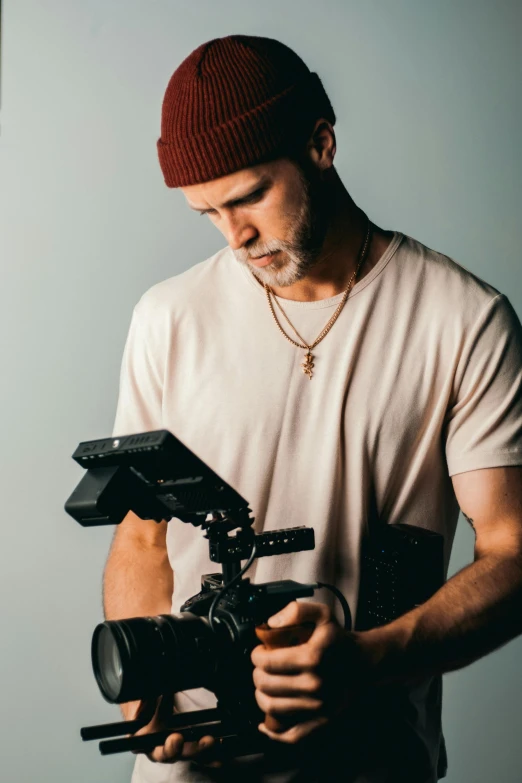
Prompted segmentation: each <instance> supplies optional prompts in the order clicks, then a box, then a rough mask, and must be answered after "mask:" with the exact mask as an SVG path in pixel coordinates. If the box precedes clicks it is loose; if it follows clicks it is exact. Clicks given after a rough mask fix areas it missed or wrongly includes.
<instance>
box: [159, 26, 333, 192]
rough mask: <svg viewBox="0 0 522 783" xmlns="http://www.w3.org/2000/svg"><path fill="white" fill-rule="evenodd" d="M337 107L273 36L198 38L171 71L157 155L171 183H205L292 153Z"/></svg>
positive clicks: (300, 63)
mask: <svg viewBox="0 0 522 783" xmlns="http://www.w3.org/2000/svg"><path fill="white" fill-rule="evenodd" d="M321 117H324V118H325V119H326V120H328V121H329V122H330V123H331V124H332V125H333V124H334V123H335V119H336V118H335V113H334V110H333V108H332V105H331V103H330V101H329V99H328V96H327V94H326V92H325V90H324V87H323V85H322V83H321V80H320V79H319V77H318V75H317V74H316V73H313V72H311V71H310V70H309V69H308V67H307V66H306V65H305V63H304V62H303V60H302V59H301V58H300V57H299V56H298V55H297V54H296V53H295V52H294V51H292V49H290V48H289V47H288V46H286V45H285V44H283V43H281V42H280V41H276V40H275V39H272V38H262V37H260V36H252V35H229V36H226V37H225V38H214V39H213V40H211V41H208V42H207V43H204V44H202V45H201V46H199V47H198V48H197V49H195V50H194V51H193V52H192V54H190V55H189V56H188V57H187V58H186V59H185V60H184V61H183V62H182V63H181V65H180V66H179V67H178V68H177V69H176V71H174V73H173V75H172V77H171V79H170V81H169V84H168V87H167V90H166V92H165V97H164V100H163V108H162V114H161V137H160V139H159V140H158V143H157V147H158V155H159V161H160V165H161V169H162V172H163V176H164V178H165V183H166V184H167V186H168V187H169V188H179V187H184V186H186V185H195V184H197V183H200V182H208V181H209V180H212V179H217V178H218V177H223V176H225V175H226V174H232V173H233V172H234V171H238V170H239V169H243V168H246V167H249V166H255V165H257V164H259V163H263V162H265V161H268V160H272V159H275V158H277V157H279V156H283V155H284V154H285V153H288V152H290V151H295V150H298V149H299V148H300V146H301V145H304V144H305V143H306V141H307V140H308V138H309V137H310V135H311V133H312V131H313V127H314V124H315V122H316V121H317V120H318V119H319V118H321Z"/></svg>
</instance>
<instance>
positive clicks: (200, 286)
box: [114, 233, 522, 783]
mask: <svg viewBox="0 0 522 783" xmlns="http://www.w3.org/2000/svg"><path fill="white" fill-rule="evenodd" d="M340 299H341V295H338V296H335V297H332V298H330V299H325V300H321V301H316V302H295V301H290V300H285V299H278V302H280V303H281V305H282V306H283V308H284V309H285V311H286V313H287V314H288V317H289V318H290V320H291V322H292V323H293V324H294V326H295V328H296V329H297V331H298V332H299V333H300V334H301V335H302V337H303V338H304V339H305V340H307V341H313V340H314V339H315V338H316V336H317V335H318V334H319V332H320V331H321V330H322V328H323V327H324V325H325V324H326V322H327V321H328V320H329V318H330V316H331V315H332V313H333V312H334V310H335V308H336V306H337V305H338V303H339V301H340ZM276 312H277V308H276ZM281 322H282V323H283V324H284V323H285V321H284V319H282V318H281ZM304 354H305V351H304V350H302V349H299V348H296V347H294V346H293V345H291V344H290V343H289V342H288V341H287V340H285V339H284V337H283V336H282V335H281V333H280V332H279V330H278V329H277V326H276V324H275V323H274V320H273V318H272V315H271V313H270V311H269V308H268V304H267V301H266V296H265V293H264V291H263V289H262V287H261V286H260V285H259V284H258V283H257V282H256V281H255V280H254V278H253V277H252V275H251V273H250V272H249V271H248V269H246V268H245V267H243V266H242V265H240V264H239V263H238V262H237V261H236V259H235V258H234V255H233V253H232V252H231V250H230V249H229V248H228V247H227V248H225V249H223V250H221V251H219V252H218V253H216V254H215V255H214V256H212V257H211V258H209V259H207V260H206V261H204V262H202V263H200V264H197V265H196V266H194V267H192V268H191V269H189V270H187V271H186V272H184V273H183V274H180V275H177V276H175V277H172V278H170V279H168V280H166V281H164V282H161V283H159V284H157V285H155V286H153V287H152V288H151V289H150V290H149V291H147V292H146V293H145V294H144V296H143V297H142V298H141V300H140V302H139V303H138V304H137V306H136V308H135V311H134V314H133V318H132V323H131V326H130V331H129V335H128V340H127V344H126V348H125V352H124V358H123V363H122V373H121V384H120V396H119V402H118V409H117V415H116V421H115V426H114V434H115V435H124V434H128V433H134V432H144V431H146V430H157V429H168V430H170V431H171V432H172V433H173V434H174V435H176V436H177V437H178V438H179V439H180V440H182V441H183V442H184V443H185V444H186V445H187V446H188V447H189V448H190V449H192V450H193V451H194V452H195V453H196V454H197V455H198V456H199V457H200V458H201V459H203V460H204V462H206V463H207V464H208V465H209V466H210V467H211V468H212V469H213V470H215V471H216V472H217V473H218V474H219V475H220V476H222V477H223V478H224V479H225V480H226V481H227V482H228V483H229V484H231V485H232V486H233V487H235V489H237V491H238V492H239V493H240V494H241V495H242V496H243V497H245V498H246V499H247V500H248V502H249V504H250V507H251V508H252V510H253V513H254V516H255V520H256V521H255V529H256V531H258V532H259V531H262V530H271V529H276V528H283V527H294V526H298V525H308V526H311V527H313V528H314V531H315V541H316V547H315V549H314V550H313V551H309V552H301V553H297V554H291V555H282V556H278V557H265V558H261V559H259V560H257V561H256V562H255V564H254V565H253V567H252V568H251V570H250V571H249V574H248V575H249V576H250V577H251V579H252V581H254V582H265V581H272V580H278V579H295V580H297V581H303V582H310V581H316V580H317V581H325V582H330V583H334V584H336V585H337V587H338V588H339V589H340V590H342V592H343V593H344V595H345V596H346V598H347V599H348V601H349V604H350V607H351V610H352V615H354V614H355V609H356V605H357V595H358V580H359V552H360V544H361V537H362V536H363V535H364V532H365V530H366V529H367V526H368V523H369V521H370V516H371V515H372V514H376V513H377V514H378V516H379V518H380V519H381V520H384V521H385V522H387V523H389V524H394V523H405V524H411V525H417V526H421V527H425V528H428V529H430V530H434V531H437V532H439V533H441V534H442V535H443V536H444V539H445V557H446V565H447V563H448V560H449V556H450V550H451V545H452V541H453V536H454V532H455V527H456V523H457V517H458V512H459V508H458V504H457V502H456V499H455V494H454V492H453V487H452V482H451V480H450V476H453V475H454V474H456V473H461V472H464V471H469V470H476V469H477V468H486V467H494V466H500V465H520V464H522V327H521V325H520V322H519V320H518V318H517V316H516V314H515V312H514V310H513V308H512V307H511V305H510V303H509V301H508V299H507V298H506V297H505V296H504V295H503V294H500V293H499V292H498V291H497V290H496V289H494V288H493V287H492V286H490V285H488V284H487V283H486V282H484V281H483V280H481V279H479V278H478V277H476V276H475V275H473V274H472V273H471V272H469V271H467V270H465V269H464V268H463V267H462V266H460V265H458V264H457V263H455V262H454V261H453V260H451V259H449V258H447V257H446V256H443V255H441V254H439V253H436V252H434V251H432V250H430V249H429V248H427V247H425V246H424V245H422V244H420V243H419V242H416V241H415V240H414V239H412V238H410V237H407V236H404V235H403V234H400V233H396V234H395V235H394V237H393V239H392V240H391V243H390V245H389V247H388V249H387V250H386V252H385V253H384V255H383V256H382V258H381V259H380V260H379V261H378V263H377V264H376V265H375V266H374V267H373V268H372V269H371V271H370V272H369V273H368V274H367V275H366V276H365V277H364V278H362V279H361V280H360V281H359V282H358V283H357V284H356V285H355V286H354V287H353V289H352V291H351V292H350V295H349V297H348V301H347V302H346V304H345V306H344V308H343V310H342V312H341V314H340V316H339V318H338V320H337V321H336V323H335V325H334V326H333V328H332V330H331V331H330V332H329V334H328V335H327V336H326V337H325V339H324V340H323V341H322V342H321V343H319V345H317V347H316V348H315V349H314V362H315V367H314V375H313V378H312V380H309V379H308V377H307V376H306V375H304V374H303V371H302V368H301V366H300V365H301V363H302V361H303V359H304ZM167 546H168V554H169V559H170V563H171V566H172V568H173V571H174V594H173V598H172V611H173V612H178V611H179V608H180V606H181V604H182V603H183V602H184V601H185V600H186V599H187V598H188V597H189V596H191V595H193V594H195V593H197V592H198V591H199V589H200V577H201V574H204V573H209V572H214V571H216V570H217V569H216V565H215V564H214V563H212V562H211V561H210V560H209V557H208V542H207V541H206V540H205V539H204V538H203V535H202V532H201V530H200V529H199V528H197V529H196V528H194V527H193V526H192V525H189V524H184V523H182V522H179V521H177V520H172V521H171V522H170V523H169V525H168V533H167ZM323 593H324V594H323ZM313 600H321V601H324V602H326V603H328V604H329V605H330V606H332V607H333V608H334V609H335V611H336V614H337V616H338V617H339V619H340V617H341V616H340V614H339V612H338V607H337V606H336V602H335V599H333V597H332V596H331V594H330V593H327V592H325V591H321V592H320V593H316V596H315V598H314V599H313ZM439 685H440V683H437V682H436V680H435V681H433V682H431V683H426V684H425V689H424V690H422V689H421V690H417V692H413V691H412V695H411V704H412V709H411V710H410V715H409V717H408V718H407V719H405V720H407V721H408V722H409V723H408V725H409V732H410V734H412V735H413V736H414V737H415V740H414V743H416V748H415V754H416V755H415V759H417V760H416V761H415V762H414V761H413V760H412V764H417V766H416V767H415V770H416V777H415V781H416V783H432V781H435V780H437V773H436V768H437V762H438V756H439V742H440V731H441V729H440V688H439ZM214 704H215V699H214V696H213V695H212V694H210V693H209V692H208V691H205V690H203V689H200V690H194V691H189V692H187V693H185V694H181V695H180V696H179V706H180V708H181V709H198V708H201V707H207V706H212V705H214ZM412 716H413V717H412ZM341 745H343V746H344V747H342V748H340V749H339V752H340V753H341V754H342V753H343V752H349V740H346V741H345V742H343V743H341ZM405 752H408V753H409V752H410V750H409V749H406V750H405ZM376 758H378V752H377V751H376ZM413 758H414V756H413V755H412V759H413ZM244 763H246V762H244ZM252 763H253V762H252ZM305 766H306V769H304V768H301V770H300V771H299V772H297V773H296V774H294V775H293V774H292V773H287V774H286V776H285V775H282V776H277V775H275V776H273V775H272V776H270V775H269V774H268V773H266V774H263V773H262V772H259V773H258V772H256V770H257V769H261V767H256V766H255V765H254V766H251V768H249V771H248V772H247V771H246V770H243V771H242V772H241V773H240V775H239V779H241V780H245V781H246V780H248V781H249V783H254V781H263V783H267V782H268V781H270V783H272V782H273V783H276V782H277V783H280V781H281V782H282V781H285V782H286V781H287V780H291V781H305V780H306V781H314V782H315V781H319V780H321V782H322V783H323V781H328V783H330V781H333V780H334V779H336V778H333V777H331V775H332V773H331V772H324V773H322V772H321V770H324V769H326V767H325V766H321V763H320V762H318V764H317V768H315V771H313V770H312V768H313V767H314V765H313V764H312V763H310V762H309V761H308V762H307V763H306V765H305ZM376 766H378V763H377V762H376ZM442 766H443V765H442ZM191 767H192V765H190V764H188V763H186V762H183V763H177V764H174V765H163V764H153V763H151V762H150V761H149V760H148V759H147V758H146V757H145V756H138V758H137V761H136V767H135V772H134V776H133V778H132V780H133V783H174V781H207V780H214V779H215V780H221V779H223V780H226V781H227V783H229V782H230V781H232V780H233V779H235V778H233V775H232V771H231V770H230V771H229V772H228V773H227V774H225V773H221V774H222V775H223V774H224V777H222V778H220V777H219V775H218V773H214V772H211V771H208V772H204V771H202V770H200V769H192V768H191ZM336 768H337V769H339V770H340V773H339V774H340V777H339V780H343V781H346V783H348V781H349V780H351V778H350V779H349V778H348V777H347V776H346V774H345V772H346V770H347V767H346V766H345V765H344V764H343V762H342V758H341V757H340V758H339V762H338V765H337V767H336ZM318 770H319V771H318ZM342 770H345V772H342ZM412 771H413V769H412ZM323 774H324V775H326V777H322V775H323ZM389 779H391V778H389V777H387V772H386V770H384V771H383V770H381V771H380V772H378V771H377V770H373V771H372V770H370V769H367V770H366V773H365V775H363V774H362V772H361V774H360V775H359V776H358V777H357V778H353V780H357V781H358V783H359V782H360V783H363V781H365V783H381V782H383V781H387V780H389Z"/></svg>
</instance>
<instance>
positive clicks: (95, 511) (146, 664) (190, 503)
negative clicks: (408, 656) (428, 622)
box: [65, 430, 443, 757]
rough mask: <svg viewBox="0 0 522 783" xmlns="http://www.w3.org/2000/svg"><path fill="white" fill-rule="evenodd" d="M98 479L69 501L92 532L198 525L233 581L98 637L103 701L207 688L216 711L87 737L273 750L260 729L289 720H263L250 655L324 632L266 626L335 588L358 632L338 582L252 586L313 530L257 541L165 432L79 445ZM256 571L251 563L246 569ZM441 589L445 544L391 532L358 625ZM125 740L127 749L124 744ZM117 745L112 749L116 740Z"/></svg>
mask: <svg viewBox="0 0 522 783" xmlns="http://www.w3.org/2000/svg"><path fill="white" fill-rule="evenodd" d="M73 459H74V460H76V462H77V463H78V464H80V465H81V466H82V467H83V468H86V469H87V472H86V474H85V475H84V476H83V478H82V479H81V481H80V482H79V484H78V486H77V487H76V489H75V490H74V491H73V493H72V494H71V496H70V497H69V499H68V500H67V502H66V504H65V510H66V511H67V513H68V514H70V515H71V516H72V517H73V518H74V519H75V520H77V521H78V522H79V523H80V524H81V525H82V526H84V527H93V526H98V525H113V524H119V523H120V522H121V521H122V520H123V519H124V518H125V516H126V515H127V513H128V512H129V511H133V512H134V513H135V514H136V515H137V516H138V517H140V518H141V519H144V520H145V519H147V520H155V521H156V522H161V521H162V520H166V521H170V520H171V519H172V518H175V519H177V520H180V521H181V522H184V523H188V524H192V525H194V526H195V527H200V528H201V529H202V530H203V531H204V537H205V538H206V539H207V540H208V546H209V556H210V560H211V561H212V562H215V563H219V564H221V566H222V571H221V572H217V573H212V574H204V575H203V576H202V577H201V590H200V592H199V593H197V594H196V595H194V596H192V597H191V598H189V599H188V600H187V601H186V602H185V603H184V604H183V606H182V607H181V608H180V612H179V614H171V615H170V614H169V615H159V616H156V617H135V618H130V619H125V620H113V621H107V622H104V623H101V624H99V625H98V626H97V627H96V628H95V630H94V633H93V637H92V647H91V654H92V665H93V671H94V675H95V678H96V681H97V684H98V687H99V689H100V691H101V693H102V695H103V697H104V698H105V699H106V700H107V701H108V702H110V703H112V704H116V703H117V704H121V703H124V702H128V701H133V700H138V699H154V698H155V697H158V698H159V697H162V698H165V699H170V700H171V699H172V696H173V694H175V693H177V692H179V691H185V690H190V689H191V688H206V689H208V690H209V691H211V692H213V693H214V694H215V695H216V698H217V707H215V708H212V709H203V710H196V711H193V712H184V713H176V714H173V715H172V716H169V717H168V718H167V719H166V721H165V728H164V730H162V731H159V732H154V733H149V734H145V735H139V736H137V737H136V736H128V735H133V734H134V733H135V732H136V731H137V730H138V729H140V728H142V727H143V726H144V725H146V723H147V722H148V721H149V720H150V717H151V716H150V715H143V716H142V717H141V718H140V717H138V718H137V719H136V720H133V721H120V722H117V723H108V724H103V725H100V726H90V727H85V728H83V729H82V730H81V736H82V738H83V739H84V740H94V739H99V740H102V741H101V742H100V745H99V748H100V751H101V753H102V754H104V755H106V754H110V753H118V752H122V751H131V750H133V751H142V752H150V751H151V750H152V749H153V748H154V747H156V746H158V745H162V744H163V743H164V742H165V740H166V738H167V737H168V735H169V734H171V733H172V732H173V731H176V732H179V733H180V734H182V735H183V737H184V739H185V740H186V741H190V740H197V739H200V738H201V737H202V736H204V735H211V736H213V737H215V739H216V740H217V741H218V742H219V744H220V746H221V753H222V755H223V756H229V757H238V756H241V755H250V754H252V753H258V752H263V751H265V750H266V748H267V747H268V746H269V745H272V746H273V745H274V744H277V745H279V744H280V743H274V741H273V740H270V739H268V737H266V735H264V734H261V732H259V730H258V729H257V726H258V724H259V723H260V722H261V721H262V720H265V722H266V723H267V725H268V726H269V727H270V728H272V729H273V730H276V731H277V730H282V729H284V728H285V726H284V724H282V723H279V722H278V721H277V720H275V718H273V717H272V716H266V717H265V716H264V715H263V713H262V712H261V710H260V709H259V707H258V705H257V702H256V700H255V689H254V684H253V679H252V672H253V664H252V662H251V659H250V654H251V651H252V650H253V648H254V647H255V646H256V645H258V644H259V643H260V642H261V643H263V644H265V645H266V646H267V647H279V646H292V645H296V644H301V643H303V642H304V641H306V640H307V639H308V638H309V636H310V635H311V633H312V631H313V625H312V624H308V625H303V626H294V627H291V628H283V629H271V628H269V626H268V625H267V620H268V618H269V617H271V616H272V615H273V614H275V613H277V612H278V611H280V610H281V609H282V608H283V607H284V606H286V605H287V604H288V603H289V602H290V601H293V600H296V599H298V598H304V597H310V596H313V594H314V591H315V590H317V589H319V588H327V589H330V590H331V591H332V592H333V593H334V594H335V595H336V596H337V598H338V599H339V601H340V602H341V605H342V608H343V613H344V625H345V628H346V629H350V628H351V615H350V609H349V607H348V603H347V601H346V599H345V598H344V596H343V595H342V593H340V591H339V590H337V588H336V587H334V586H332V585H327V584H325V583H321V582H313V583H309V584H303V583H299V582H295V581H293V580H282V581H278V582H267V583H264V584H253V583H251V581H250V579H249V578H248V577H244V574H245V572H246V571H247V570H248V569H249V568H250V566H251V564H252V563H253V561H254V559H255V558H256V557H267V556H272V555H279V554H283V553H293V552H301V551H304V550H311V549H314V546H315V543H314V531H313V529H312V528H310V527H304V526H303V527H294V528H286V529H282V530H273V531H268V532H263V533H255V532H254V529H253V523H254V518H253V517H252V512H251V509H250V508H249V505H248V502H247V501H246V500H245V499H244V498H243V497H241V495H239V494H238V492H236V491H235V490H234V489H233V488H232V487H231V486H229V485H228V484H227V483H226V482H225V481H224V480H223V479H222V478H221V477H220V476H218V475H217V474H216V473H215V472H214V471H213V470H211V468H209V467H208V466H207V465H206V464H205V463H204V462H203V461H202V460H201V459H199V458H198V457H197V456H196V455H195V454H194V453H193V452H192V451H191V450H190V449H189V448H188V447H187V446H185V445H184V444H183V443H182V442H181V441H180V440H178V439H177V438H176V437H175V436H174V435H172V434H171V433H170V432H168V431H167V430H158V431H153V432H143V433H138V434H134V435H126V436H123V437H116V438H105V439H101V440H96V441H87V442H83V443H80V444H79V446H78V448H77V449H76V451H75V452H74V454H73ZM242 561H246V563H245V565H244V566H243V567H242V566H241V562H242ZM442 580H443V558H442V537H441V536H438V535H437V534H435V533H431V532H430V531H427V530H425V529H421V528H414V527H411V526H407V525H380V526H379V529H378V531H377V532H373V534H372V535H371V536H369V537H368V539H367V542H366V544H365V546H364V547H363V551H362V560H361V589H360V597H359V604H358V610H357V616H358V628H359V629H362V630H364V629H366V628H370V627H375V626H377V625H380V624H383V623H385V622H389V621H390V620H392V619H394V618H395V617H398V616H399V615H400V614H402V613H404V612H405V611H408V610H409V609H411V608H412V607H413V606H415V605H417V604H419V603H422V602H423V601H424V600H426V599H427V598H428V597H429V596H430V595H432V594H433V592H435V590H436V589H438V587H440V585H441V584H442ZM115 737H118V739H114V738H115ZM108 738H111V739H108Z"/></svg>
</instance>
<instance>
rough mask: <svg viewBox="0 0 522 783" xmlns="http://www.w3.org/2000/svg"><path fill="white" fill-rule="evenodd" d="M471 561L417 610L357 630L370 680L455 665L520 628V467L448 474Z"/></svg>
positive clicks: (394, 678)
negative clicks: (467, 529)
mask: <svg viewBox="0 0 522 783" xmlns="http://www.w3.org/2000/svg"><path fill="white" fill-rule="evenodd" d="M453 485H454V488H455V493H456V496H457V500H458V502H459V506H460V508H461V509H462V512H463V513H464V515H465V516H466V518H467V519H468V520H472V525H473V528H474V530H475V534H476V541H475V560H474V562H473V563H471V564H470V565H468V566H467V567H466V568H464V569H462V570H461V571H459V572H458V573H457V574H455V576H453V577H452V578H451V579H450V580H448V582H447V583H446V584H445V585H444V586H443V587H442V588H441V589H440V590H438V591H437V593H435V595H434V596H433V597H432V598H431V599H430V600H429V601H427V602H426V603H425V604H423V605H422V606H420V607H417V608H416V609H414V610H413V611H411V612H408V613H407V614H406V615H404V616H403V617H401V618H399V619H398V620H395V621H394V622H392V623H389V624H388V625H385V626H383V627H382V628H376V629H374V630H371V631H366V632H360V633H358V634H357V637H358V643H359V645H360V647H361V650H362V652H363V653H364V657H365V658H366V659H367V660H368V661H369V663H370V666H371V669H372V671H373V679H374V680H375V681H376V682H387V681H408V680H412V679H417V678H419V677H423V676H427V675H431V674H437V673H439V674H440V673H444V672H447V671H452V670H454V669H458V668H461V667H463V666H465V665H467V664H469V663H472V662H473V661H475V660H477V659H479V658H481V657H482V656H484V655H486V654H487V653H489V652H492V651H493V650H495V649H497V648H498V647H500V646H501V645H503V644H505V643H506V642H508V641H509V640H510V639H513V638H514V637H515V636H517V635H518V634H520V633H522V468H520V467H505V468H504V467H501V468H488V469H484V470H475V471H470V472H469V473H462V474H459V475H456V476H454V477H453Z"/></svg>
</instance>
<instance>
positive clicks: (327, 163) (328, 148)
mask: <svg viewBox="0 0 522 783" xmlns="http://www.w3.org/2000/svg"><path fill="white" fill-rule="evenodd" d="M306 150H307V157H308V158H309V160H310V162H311V163H312V164H313V166H314V167H315V168H316V169H318V170H319V171H320V172H322V173H326V172H328V171H329V169H331V168H332V167H333V162H334V158H335V153H336V151H337V145H336V139H335V131H334V128H333V125H332V124H331V123H330V122H328V120H325V119H324V118H321V119H319V120H317V122H316V123H315V125H314V129H313V131H312V133H311V135H310V138H309V140H308V142H307V145H306Z"/></svg>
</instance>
